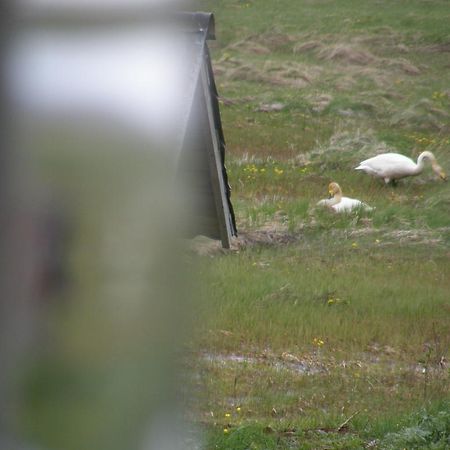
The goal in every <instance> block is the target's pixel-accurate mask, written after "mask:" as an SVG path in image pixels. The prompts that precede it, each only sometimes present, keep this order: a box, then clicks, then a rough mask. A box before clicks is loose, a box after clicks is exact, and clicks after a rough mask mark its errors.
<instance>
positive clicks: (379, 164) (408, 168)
mask: <svg viewBox="0 0 450 450" xmlns="http://www.w3.org/2000/svg"><path fill="white" fill-rule="evenodd" d="M416 168H417V165H416V163H415V162H414V161H412V160H411V159H410V158H408V157H407V156H404V155H400V154H399V153H383V154H382V155H378V156H374V157H373V158H369V159H366V160H365V161H362V162H361V163H360V165H359V166H358V167H356V170H363V171H364V172H366V173H368V174H370V175H374V176H378V177H382V178H401V177H404V176H408V175H413V174H414V172H415V170H416Z"/></svg>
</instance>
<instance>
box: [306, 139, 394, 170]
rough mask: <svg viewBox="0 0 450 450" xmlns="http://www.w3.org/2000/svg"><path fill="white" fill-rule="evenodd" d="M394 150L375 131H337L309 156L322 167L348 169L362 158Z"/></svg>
mask: <svg viewBox="0 0 450 450" xmlns="http://www.w3.org/2000/svg"><path fill="white" fill-rule="evenodd" d="M390 151H393V149H392V148H390V147H389V146H388V145H386V143H385V142H380V141H379V140H378V139H377V138H376V137H375V134H374V132H373V131H371V130H365V131H364V132H362V131H361V130H358V131H357V132H349V131H337V132H336V133H334V134H333V135H332V136H331V137H330V139H329V141H328V142H326V143H324V144H323V143H320V144H318V145H317V146H316V147H315V148H314V149H313V150H312V151H311V152H309V154H308V158H309V159H310V160H311V161H312V162H313V163H316V164H318V165H319V166H320V167H322V168H324V169H325V168H326V169H327V170H329V169H339V168H344V169H346V170H347V169H348V168H349V167H353V166H354V165H356V164H357V163H358V162H359V161H361V160H362V159H365V158H367V157H370V156H375V155H378V154H380V153H386V152H390Z"/></svg>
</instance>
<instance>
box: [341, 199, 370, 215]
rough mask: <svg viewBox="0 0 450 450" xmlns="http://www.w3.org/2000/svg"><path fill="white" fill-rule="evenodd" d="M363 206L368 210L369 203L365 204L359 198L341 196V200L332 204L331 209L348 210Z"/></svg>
mask: <svg viewBox="0 0 450 450" xmlns="http://www.w3.org/2000/svg"><path fill="white" fill-rule="evenodd" d="M358 208H363V209H366V210H368V211H370V210H371V209H373V208H371V207H370V206H369V205H366V204H365V203H363V202H362V201H360V200H357V199H355V198H348V197H342V200H341V201H340V202H339V203H337V204H336V205H333V209H334V210H335V211H336V212H350V211H352V210H353V209H358Z"/></svg>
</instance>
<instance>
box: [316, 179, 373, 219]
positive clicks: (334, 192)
mask: <svg viewBox="0 0 450 450" xmlns="http://www.w3.org/2000/svg"><path fill="white" fill-rule="evenodd" d="M328 192H329V193H330V196H331V198H328V199H324V200H320V201H319V202H318V203H317V204H318V205H320V206H327V207H329V208H331V209H333V210H334V211H336V212H350V211H352V210H353V209H358V208H361V209H364V210H366V211H372V210H373V208H371V207H370V206H369V205H367V204H366V203H364V202H362V201H361V200H357V199H355V198H348V197H343V196H342V189H341V187H340V186H339V184H337V183H335V182H332V183H330V184H329V185H328Z"/></svg>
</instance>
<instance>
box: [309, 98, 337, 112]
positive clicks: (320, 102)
mask: <svg viewBox="0 0 450 450" xmlns="http://www.w3.org/2000/svg"><path fill="white" fill-rule="evenodd" d="M307 100H308V101H309V103H310V104H311V106H312V110H313V111H314V112H316V113H321V112H323V111H324V110H325V109H326V108H327V107H328V105H329V104H330V103H331V102H332V100H333V96H332V95H330V94H318V95H312V96H308V97H307Z"/></svg>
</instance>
